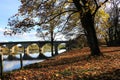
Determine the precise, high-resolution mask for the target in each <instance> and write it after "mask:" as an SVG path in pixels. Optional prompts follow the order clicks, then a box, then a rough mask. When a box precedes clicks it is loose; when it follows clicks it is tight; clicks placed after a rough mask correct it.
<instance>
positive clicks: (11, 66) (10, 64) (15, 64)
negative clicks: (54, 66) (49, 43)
mask: <svg viewBox="0 0 120 80" xmlns="http://www.w3.org/2000/svg"><path fill="white" fill-rule="evenodd" d="M65 51H66V50H65V49H62V50H59V51H58V53H59V54H60V53H63V52H65ZM38 55H39V54H38V53H34V54H30V56H32V57H37V56H38ZM44 55H45V56H47V57H51V52H45V53H44ZM16 57H18V58H19V55H16ZM3 58H7V56H3ZM42 61H44V60H23V66H26V65H29V64H33V63H38V62H42ZM19 68H20V61H19V60H16V61H3V72H8V71H12V70H15V69H19Z"/></svg>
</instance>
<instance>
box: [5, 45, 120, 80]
mask: <svg viewBox="0 0 120 80" xmlns="http://www.w3.org/2000/svg"><path fill="white" fill-rule="evenodd" d="M101 51H102V53H103V56H101V57H90V58H88V55H89V54H90V51H89V49H88V48H83V49H82V50H78V49H77V50H72V51H69V52H65V53H62V54H60V55H58V56H55V57H53V58H50V59H47V60H45V61H44V62H41V63H36V64H32V65H28V66H26V67H24V69H22V70H17V71H13V72H10V73H5V74H4V76H3V79H4V80H120V47H102V48H101Z"/></svg>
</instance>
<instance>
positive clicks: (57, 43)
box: [0, 41, 69, 59]
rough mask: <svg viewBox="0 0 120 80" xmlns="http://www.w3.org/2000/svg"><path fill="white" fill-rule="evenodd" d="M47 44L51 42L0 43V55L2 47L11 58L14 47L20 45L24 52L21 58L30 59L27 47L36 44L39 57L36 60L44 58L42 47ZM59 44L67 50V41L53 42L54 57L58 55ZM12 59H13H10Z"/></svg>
mask: <svg viewBox="0 0 120 80" xmlns="http://www.w3.org/2000/svg"><path fill="white" fill-rule="evenodd" d="M48 43H51V41H21V42H0V54H2V53H3V47H4V46H5V47H7V48H8V49H9V54H10V55H11V56H12V53H14V51H15V50H14V46H16V45H18V44H20V45H21V46H22V47H23V48H24V50H23V53H24V56H23V58H24V59H31V57H30V56H29V55H28V54H29V47H28V46H29V45H32V44H36V45H37V46H38V47H39V56H38V58H39V59H40V58H46V57H45V56H44V55H43V54H42V51H41V50H42V47H43V46H44V45H45V44H48ZM61 43H64V44H65V45H66V46H65V48H66V51H67V50H69V41H54V42H53V46H54V48H55V49H54V50H55V55H57V54H58V46H59V45H60V44H61ZM12 58H13V57H12Z"/></svg>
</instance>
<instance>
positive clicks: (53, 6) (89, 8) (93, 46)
mask: <svg viewBox="0 0 120 80" xmlns="http://www.w3.org/2000/svg"><path fill="white" fill-rule="evenodd" d="M107 1H108V0H104V1H102V0H21V6H20V9H19V14H17V15H15V16H24V17H22V18H23V19H22V18H21V21H20V22H17V24H16V23H15V21H16V20H15V21H14V20H11V19H10V23H9V25H10V26H14V28H23V27H24V28H25V29H29V28H31V27H33V24H34V25H39V26H40V27H41V26H42V25H43V24H49V23H50V22H51V21H52V20H56V19H57V18H58V17H60V18H59V19H58V20H59V22H60V24H58V26H60V25H63V26H60V28H61V29H62V31H64V30H66V29H72V28H73V27H76V26H80V24H81V25H82V27H83V28H84V30H85V34H86V37H87V41H88V44H89V47H90V50H91V55H101V52H100V50H99V47H98V40H97V37H96V32H95V28H94V18H95V14H96V12H97V11H98V10H99V8H100V7H101V6H102V5H103V4H105V3H106V2H107ZM26 19H27V21H25V20H26ZM31 20H32V21H33V20H34V21H35V22H33V23H32V22H31ZM80 22H81V23H80ZM13 23H14V24H13ZM24 23H25V24H24ZM31 23H32V24H31ZM31 25H32V26H31ZM49 27H50V26H49ZM55 27H56V26H55ZM49 29H50V28H49Z"/></svg>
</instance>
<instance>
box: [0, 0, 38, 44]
mask: <svg viewBox="0 0 120 80" xmlns="http://www.w3.org/2000/svg"><path fill="white" fill-rule="evenodd" d="M19 6H20V1H19V0H1V2H0V42H3V41H4V42H8V41H31V40H32V41H34V40H35V41H37V40H39V38H37V37H36V36H35V32H33V31H32V32H31V33H25V34H23V35H19V34H17V35H15V36H8V35H6V36H5V35H3V33H4V31H5V27H7V24H8V18H10V17H11V16H12V15H14V14H15V13H17V12H18V8H19ZM31 36H32V37H31Z"/></svg>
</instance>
